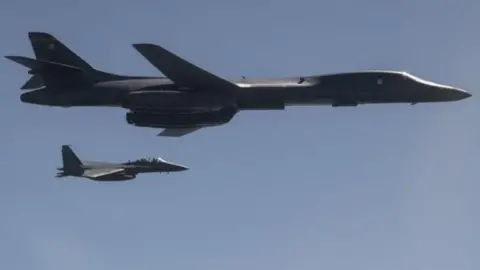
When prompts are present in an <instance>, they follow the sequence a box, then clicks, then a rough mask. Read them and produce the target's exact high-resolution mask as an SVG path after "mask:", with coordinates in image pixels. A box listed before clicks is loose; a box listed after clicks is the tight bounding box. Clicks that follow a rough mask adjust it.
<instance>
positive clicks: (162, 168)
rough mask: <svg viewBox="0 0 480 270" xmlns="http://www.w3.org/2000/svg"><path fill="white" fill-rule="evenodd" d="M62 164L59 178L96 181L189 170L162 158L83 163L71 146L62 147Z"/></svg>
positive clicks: (120, 179) (124, 179)
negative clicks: (70, 177) (71, 177)
mask: <svg viewBox="0 0 480 270" xmlns="http://www.w3.org/2000/svg"><path fill="white" fill-rule="evenodd" d="M62 163H63V166H62V167H61V168H58V169H57V170H58V171H59V172H58V173H57V177H67V176H74V177H84V178H88V179H91V180H95V181H126V180H132V179H135V177H136V176H137V174H139V173H153V172H155V173H170V172H180V171H186V170H188V168H187V167H185V166H183V165H179V164H175V163H171V162H167V161H165V160H163V159H161V158H149V159H147V158H143V159H139V160H134V161H127V162H123V163H111V162H99V161H82V160H80V158H78V156H77V155H76V154H75V153H74V152H73V150H72V149H71V147H70V146H68V145H62Z"/></svg>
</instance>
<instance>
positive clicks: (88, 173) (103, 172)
mask: <svg viewBox="0 0 480 270" xmlns="http://www.w3.org/2000/svg"><path fill="white" fill-rule="evenodd" d="M121 172H124V169H122V168H99V169H89V170H85V172H84V173H83V176H84V177H88V178H92V179H95V178H100V177H104V176H107V175H114V174H117V173H121Z"/></svg>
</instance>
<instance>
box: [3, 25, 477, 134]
mask: <svg viewBox="0 0 480 270" xmlns="http://www.w3.org/2000/svg"><path fill="white" fill-rule="evenodd" d="M47 35H48V34H45V33H30V37H31V41H32V46H34V47H36V46H37V47H39V48H40V45H42V46H43V47H42V48H44V53H43V55H44V56H45V57H44V56H42V55H41V53H36V57H37V59H30V58H27V57H21V56H7V58H9V59H10V60H13V61H15V62H17V63H20V64H22V65H24V66H27V67H28V68H30V69H31V70H30V73H32V74H38V75H39V76H40V77H41V78H42V81H43V82H44V84H45V86H44V87H42V88H41V89H38V90H33V91H31V92H28V93H24V94H22V95H21V100H22V101H23V102H26V103H32V104H40V105H49V106H62V107H70V106H115V107H123V108H125V109H128V110H129V112H127V114H126V120H127V122H128V123H129V124H131V125H134V126H140V127H152V128H163V129H164V130H163V132H161V133H160V134H159V135H160V136H171V137H180V136H184V135H186V134H189V133H191V132H194V131H196V130H198V129H201V128H204V127H212V126H220V125H224V124H226V123H229V122H230V121H231V120H232V119H233V117H234V116H235V115H236V114H237V113H238V112H239V111H244V110H284V109H285V108H286V107H287V106H305V105H311V106H317V105H328V106H333V107H341V106H357V105H360V104H380V103H409V104H417V103H427V102H447V101H457V100H461V99H465V98H468V97H470V96H471V95H470V94H469V93H467V92H466V91H464V90H461V89H458V88H455V87H451V86H447V85H442V84H437V83H433V82H429V81H426V80H423V79H420V78H418V77H416V76H414V75H411V74H409V73H407V72H401V71H388V70H387V71H384V70H380V71H377V70H372V71H360V72H346V73H336V74H327V75H311V76H300V77H287V78H271V79H245V78H243V79H235V80H233V79H224V78H221V77H219V76H217V75H215V74H213V73H211V72H208V71H207V70H205V69H202V68H201V67H199V66H196V65H194V64H192V63H190V62H188V61H187V60H185V59H183V58H181V57H180V56H177V55H175V54H174V53H172V52H170V51H168V50H167V49H165V48H163V47H161V46H159V45H155V44H150V43H138V44H133V47H134V48H135V49H136V50H137V51H138V52H139V53H140V54H141V55H142V56H143V57H145V58H146V60H147V61H149V62H150V63H151V64H152V65H153V66H154V67H156V68H157V69H158V71H160V72H161V73H162V74H163V75H165V76H166V77H132V76H121V75H113V74H111V73H106V72H102V71H98V70H96V69H93V68H91V66H89V65H88V66H87V64H85V62H84V61H83V60H82V61H81V60H79V59H80V58H79V57H78V56H75V57H73V52H71V51H67V50H66V49H65V48H66V46H64V45H60V42H59V41H58V40H56V39H54V38H53V37H52V36H51V35H49V38H48V40H49V41H48V42H51V43H53V44H54V45H55V46H53V47H52V46H50V45H49V43H48V42H45V41H41V42H40V41H38V39H32V37H34V36H43V37H44V39H43V40H45V37H46V36H47ZM52 40H53V41H52ZM37 43H38V44H37ZM40 43H41V44H40ZM56 48H57V49H56ZM48 50H53V52H52V53H51V54H49V53H47V52H46V51H48ZM37 51H39V50H37ZM60 55H63V56H62V57H60ZM67 55H69V57H67ZM47 56H48V57H47ZM72 59H75V60H72ZM31 80H32V79H31Z"/></svg>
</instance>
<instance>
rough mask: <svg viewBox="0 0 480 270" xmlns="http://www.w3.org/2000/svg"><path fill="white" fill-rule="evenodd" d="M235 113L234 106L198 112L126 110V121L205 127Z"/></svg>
mask: <svg viewBox="0 0 480 270" xmlns="http://www.w3.org/2000/svg"><path fill="white" fill-rule="evenodd" d="M235 114H237V109H236V108H234V107H228V108H223V109H221V110H218V111H210V112H198V113H155V112H128V113H127V115H126V120H127V123H129V124H131V125H134V126H139V127H153V128H186V127H207V126H219V125H223V124H226V123H228V122H230V120H232V118H233V117H234V116H235Z"/></svg>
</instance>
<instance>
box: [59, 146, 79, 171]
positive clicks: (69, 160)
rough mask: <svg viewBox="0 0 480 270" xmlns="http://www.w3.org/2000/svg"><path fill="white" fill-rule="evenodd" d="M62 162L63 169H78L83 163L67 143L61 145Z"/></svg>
mask: <svg viewBox="0 0 480 270" xmlns="http://www.w3.org/2000/svg"><path fill="white" fill-rule="evenodd" d="M62 162H63V169H64V171H74V170H78V169H79V168H81V166H82V164H83V163H82V161H81V160H80V158H78V156H77V155H76V154H75V152H73V150H72V148H71V147H70V146H69V145H62Z"/></svg>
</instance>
